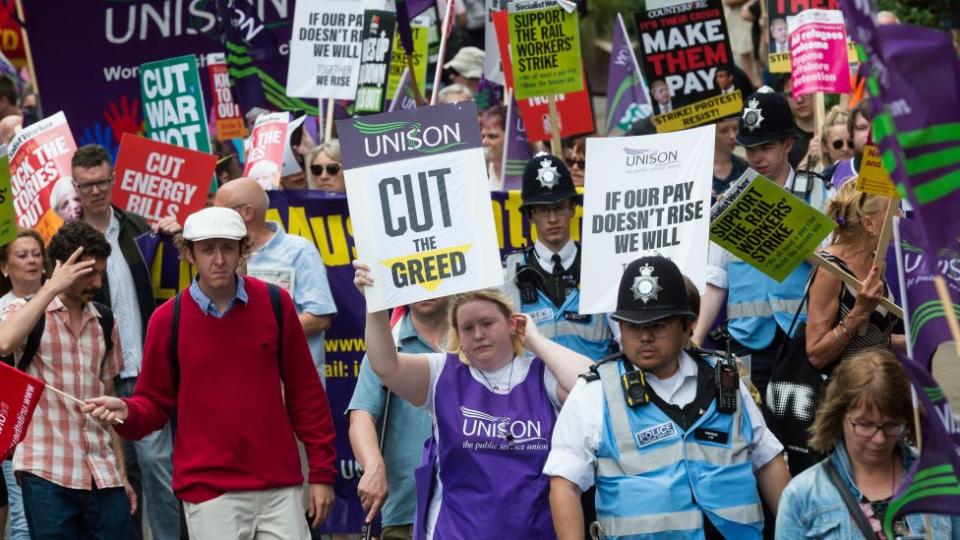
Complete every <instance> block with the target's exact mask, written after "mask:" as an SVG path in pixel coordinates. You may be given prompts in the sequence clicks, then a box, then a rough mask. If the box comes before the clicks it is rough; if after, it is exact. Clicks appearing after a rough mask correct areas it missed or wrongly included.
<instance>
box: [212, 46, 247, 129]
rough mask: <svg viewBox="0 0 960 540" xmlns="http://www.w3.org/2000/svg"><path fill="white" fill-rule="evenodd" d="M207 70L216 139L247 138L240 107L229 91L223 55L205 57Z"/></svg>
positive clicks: (228, 75) (225, 61)
mask: <svg viewBox="0 0 960 540" xmlns="http://www.w3.org/2000/svg"><path fill="white" fill-rule="evenodd" d="M207 70H208V71H209V73H210V101H211V103H212V107H211V108H212V110H213V125H214V129H216V131H217V133H216V136H217V139H219V140H221V141H225V140H227V139H238V138H239V139H242V138H244V137H246V136H247V125H246V123H245V122H244V119H243V115H242V114H241V113H240V105H239V104H237V102H236V100H234V99H233V91H232V90H231V89H230V74H229V73H227V60H226V56H225V55H224V54H223V53H210V54H208V55H207Z"/></svg>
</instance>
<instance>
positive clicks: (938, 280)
mask: <svg viewBox="0 0 960 540" xmlns="http://www.w3.org/2000/svg"><path fill="white" fill-rule="evenodd" d="M933 284H934V285H935V286H936V287H937V296H939V297H940V303H941V304H943V315H944V317H946V319H947V326H948V327H950V335H951V336H953V344H954V346H956V348H957V354H958V355H960V324H958V323H957V314H956V312H955V311H954V307H953V301H952V300H950V290H949V289H948V288H947V281H946V280H945V279H943V276H937V277H935V278H933Z"/></svg>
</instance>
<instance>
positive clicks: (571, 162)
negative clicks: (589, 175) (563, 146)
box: [565, 159, 587, 171]
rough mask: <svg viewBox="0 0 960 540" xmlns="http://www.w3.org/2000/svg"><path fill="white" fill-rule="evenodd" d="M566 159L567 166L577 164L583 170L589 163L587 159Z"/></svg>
mask: <svg viewBox="0 0 960 540" xmlns="http://www.w3.org/2000/svg"><path fill="white" fill-rule="evenodd" d="M565 161H566V162H567V167H573V166H574V165H576V166H577V167H579V168H580V170H581V171H582V170H583V168H584V167H586V165H587V162H586V160H583V159H567V160H565Z"/></svg>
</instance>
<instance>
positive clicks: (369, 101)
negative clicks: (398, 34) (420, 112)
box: [353, 9, 397, 114]
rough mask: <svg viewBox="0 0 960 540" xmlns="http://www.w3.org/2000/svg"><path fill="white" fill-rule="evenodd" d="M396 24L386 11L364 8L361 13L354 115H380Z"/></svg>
mask: <svg viewBox="0 0 960 540" xmlns="http://www.w3.org/2000/svg"><path fill="white" fill-rule="evenodd" d="M396 24H397V16H396V15H395V14H393V13H392V12H390V11H380V10H371V9H368V10H366V11H364V12H363V47H362V48H361V50H360V75H359V80H358V85H357V97H356V99H355V100H354V104H353V112H354V114H374V113H378V112H383V104H384V103H385V102H386V100H387V79H388V77H389V76H390V59H391V55H390V53H391V52H392V50H393V48H392V45H393V33H394V29H395V27H396Z"/></svg>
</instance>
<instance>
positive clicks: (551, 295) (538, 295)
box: [501, 154, 613, 360]
mask: <svg viewBox="0 0 960 540" xmlns="http://www.w3.org/2000/svg"><path fill="white" fill-rule="evenodd" d="M520 197H521V204H520V211H521V212H523V213H525V214H526V216H527V219H529V220H530V223H531V224H533V225H534V226H535V227H536V231H537V240H536V242H534V244H533V245H532V246H530V247H527V248H526V249H524V250H523V251H518V252H516V253H511V254H510V255H508V256H507V259H506V262H505V263H504V264H505V267H506V268H505V276H504V285H503V287H502V289H501V290H502V291H503V293H504V294H505V295H507V296H508V297H509V298H510V299H511V300H512V301H513V302H514V304H515V305H518V306H520V311H521V312H523V313H526V314H528V315H530V317H531V318H532V319H533V322H535V323H536V324H537V329H538V330H539V331H540V333H541V334H543V335H544V336H546V337H547V338H549V339H552V340H553V341H555V342H557V343H559V344H560V345H563V346H564V347H567V348H570V349H573V350H574V351H576V352H578V353H580V354H582V355H584V356H586V357H587V358H590V359H591V360H599V359H600V358H603V357H604V356H606V355H607V354H608V353H609V352H610V350H611V345H612V343H613V335H612V332H611V331H610V327H609V325H608V322H607V317H606V316H604V315H581V314H580V245H579V244H577V243H576V242H574V241H573V239H572V238H571V232H570V230H571V229H570V228H571V224H573V223H574V218H575V216H576V213H577V206H578V205H580V203H581V201H582V200H583V199H582V197H581V196H580V194H579V193H577V190H576V188H575V187H574V185H573V177H572V176H571V174H570V170H569V169H567V166H566V165H564V163H563V161H562V160H561V159H560V158H558V157H556V156H551V155H548V154H541V155H539V156H536V157H534V158H533V159H531V160H530V161H528V162H527V166H526V167H525V168H524V171H523V185H522V189H521V190H520Z"/></svg>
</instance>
